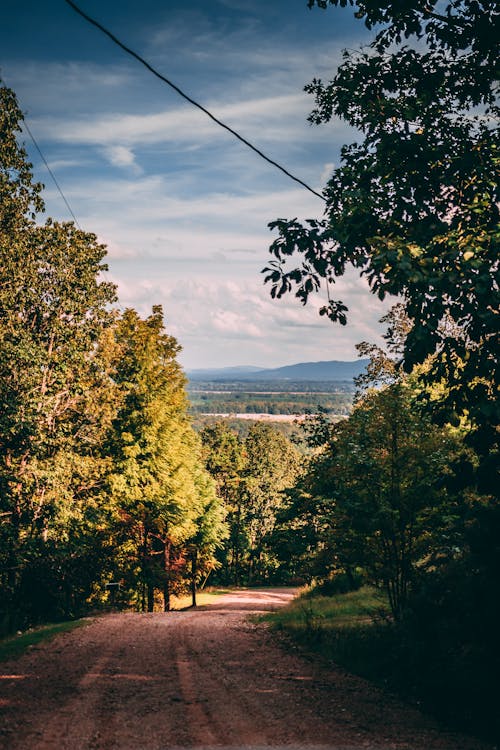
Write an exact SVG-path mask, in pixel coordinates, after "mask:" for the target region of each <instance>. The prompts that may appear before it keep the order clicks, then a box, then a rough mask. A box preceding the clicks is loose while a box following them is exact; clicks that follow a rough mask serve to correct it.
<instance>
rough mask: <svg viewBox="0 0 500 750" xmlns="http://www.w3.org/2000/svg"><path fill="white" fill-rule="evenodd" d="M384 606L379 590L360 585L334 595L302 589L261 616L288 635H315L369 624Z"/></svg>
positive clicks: (385, 605) (385, 604) (385, 607)
mask: <svg viewBox="0 0 500 750" xmlns="http://www.w3.org/2000/svg"><path fill="white" fill-rule="evenodd" d="M386 609H387V603H386V600H385V598H384V597H383V596H382V595H381V594H380V592H378V591H377V590H376V589H374V588H372V587H370V586H363V587H362V588H360V589H359V590H358V591H350V592H349V593H347V594H337V595H334V596H321V595H319V596H315V595H314V593H313V592H308V591H306V592H305V593H304V594H302V596H300V597H298V598H297V599H294V600H293V601H292V602H291V603H290V604H289V605H288V606H287V607H284V608H283V609H280V610H278V611H277V612H273V613H272V614H270V615H268V616H266V617H265V619H266V620H268V621H270V622H271V624H272V626H273V627H275V628H279V629H283V630H287V631H289V632H290V633H292V634H299V633H301V632H302V633H303V634H305V635H313V634H316V635H317V634H318V632H320V631H332V630H336V629H339V628H349V627H358V626H364V625H367V624H368V625H369V624H370V623H371V622H372V621H373V619H374V618H376V617H377V616H380V614H381V613H382V612H383V611H384V612H385V611H386Z"/></svg>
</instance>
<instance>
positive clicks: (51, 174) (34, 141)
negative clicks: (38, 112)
mask: <svg viewBox="0 0 500 750" xmlns="http://www.w3.org/2000/svg"><path fill="white" fill-rule="evenodd" d="M22 126H23V128H25V129H26V132H27V133H28V135H29V137H30V138H31V140H32V141H33V145H34V146H35V148H36V150H37V151H38V153H39V154H40V157H41V159H42V161H43V163H44V164H45V166H46V167H47V172H48V173H49V174H50V176H51V177H52V179H53V180H54V185H55V186H56V188H57V189H58V191H59V195H60V196H61V198H62V199H63V201H64V203H65V204H66V208H67V209H68V211H69V212H70V214H71V216H72V217H73V221H74V222H75V224H76V226H77V227H78V229H80V231H81V229H82V228H81V226H80V224H79V223H78V219H77V218H76V216H75V214H74V213H73V210H72V208H71V206H70V205H69V203H68V201H67V199H66V196H65V195H64V193H63V191H62V188H61V186H60V185H59V183H58V181H57V180H56V176H55V174H54V172H53V171H52V170H51V168H50V167H49V165H48V163H47V159H46V158H45V156H44V155H43V153H42V151H41V149H40V146H39V145H38V143H37V142H36V140H35V138H34V136H33V133H32V132H31V130H30V128H29V125H28V123H27V122H26V120H23V123H22Z"/></svg>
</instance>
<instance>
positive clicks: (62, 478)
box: [0, 87, 115, 626]
mask: <svg viewBox="0 0 500 750" xmlns="http://www.w3.org/2000/svg"><path fill="white" fill-rule="evenodd" d="M21 120H22V115H21V113H20V111H19V108H18V107H17V103H16V100H15V96H14V94H13V92H12V91H10V90H9V89H6V88H5V87H1V88H0V130H1V136H2V137H1V140H0V195H1V202H0V259H1V269H2V270H1V272H0V490H1V496H0V555H1V558H2V563H3V565H2V570H3V573H2V589H3V594H4V597H3V598H4V601H6V602H7V610H8V609H9V608H10V610H11V612H15V611H16V610H17V611H19V606H20V603H21V602H23V606H24V607H25V610H26V612H25V616H26V618H27V619H28V621H29V620H30V619H31V620H33V619H36V618H38V617H42V616H46V615H47V612H49V611H51V610H50V601H51V600H52V601H53V602H54V603H57V606H56V605H55V606H56V609H58V611H59V612H60V613H61V612H64V611H66V612H73V611H75V606H76V605H75V606H73V604H74V602H73V604H71V606H69V605H68V604H67V602H69V601H70V600H71V598H73V599H75V596H77V595H76V591H77V590H78V588H80V590H81V596H84V592H85V593H86V594H87V595H88V594H89V593H90V588H91V583H90V581H89V580H87V581H86V582H84V580H83V579H84V578H85V576H80V580H79V582H78V581H77V578H78V574H77V571H76V570H75V568H74V567H73V568H72V571H71V573H70V572H69V568H70V567H71V566H69V557H71V556H72V557H73V558H75V553H76V550H75V548H74V547H73V546H72V539H74V538H76V536H77V535H78V534H79V535H80V537H81V538H82V539H83V536H84V535H85V534H84V529H86V532H88V536H87V537H86V540H87V542H89V546H92V545H91V543H90V540H91V539H95V542H96V544H95V551H96V553H97V551H98V547H99V543H98V541H97V537H99V535H98V534H97V535H94V534H93V533H92V530H95V526H96V524H97V523H98V520H97V516H98V513H97V512H96V507H97V506H98V505H99V504H100V500H99V496H100V493H101V489H102V478H103V471H104V466H103V461H102V456H101V454H100V453H99V449H100V444H101V439H102V435H103V431H104V430H105V428H106V416H107V417H108V418H109V410H107V409H106V408H104V409H103V412H102V413H101V414H99V413H98V412H97V406H98V405H99V404H101V405H102V404H104V403H107V402H108V400H109V399H112V392H113V385H112V383H111V382H110V381H109V378H108V377H107V376H106V373H105V364H104V362H101V361H100V352H101V351H103V350H102V349H101V347H100V342H101V340H103V337H104V331H105V329H106V327H107V326H109V325H110V322H111V315H110V312H109V305H110V303H112V302H113V301H114V300H115V290H114V287H113V285H112V284H109V283H108V282H105V281H102V280H101V279H100V274H101V272H102V271H103V270H104V269H105V268H106V266H105V265H104V263H103V258H104V255H105V250H104V247H103V246H102V245H100V244H99V243H98V242H97V240H96V237H95V236H94V235H93V234H90V233H86V232H82V231H81V230H78V229H76V228H75V227H74V225H73V224H59V223H57V222H53V221H51V220H50V219H49V220H47V221H46V223H45V224H44V225H37V224H36V223H35V221H34V217H35V214H36V212H37V211H39V210H41V209H42V208H43V203H42V201H41V198H40V189H41V186H40V185H37V184H34V183H33V182H32V177H31V165H30V164H29V163H28V162H27V160H26V154H25V152H24V150H23V149H22V148H21V147H20V146H19V145H18V144H17V140H16V131H18V130H19V123H20V121H21ZM87 389H92V390H93V391H94V401H93V404H94V405H95V407H96V408H95V409H94V408H93V407H91V401H90V400H89V398H88V394H87V392H86V391H87ZM91 508H93V510H91ZM77 529H78V533H77ZM73 532H74V533H73ZM82 546H83V547H84V546H86V545H85V544H84V543H82ZM42 560H43V561H44V562H43V565H42V564H41V561H42ZM68 566H69V567H68ZM61 569H66V570H67V571H68V573H67V575H66V576H65V579H66V580H65V583H64V585H62V583H61V580H62V578H61V577H59V580H57V579H56V578H55V576H57V575H58V574H57V571H58V570H61ZM44 570H45V573H44V574H43V576H42V572H43V571H44ZM75 575H76V578H75ZM42 578H43V580H42ZM35 581H37V583H36V582H35ZM26 587H28V588H30V589H31V590H38V591H40V592H41V591H42V590H43V589H44V588H45V589H46V590H47V596H46V601H45V605H44V602H43V601H42V597H41V596H40V597H39V598H38V601H39V606H38V605H37V606H36V607H35V608H34V609H33V607H34V600H31V605H33V606H32V607H31V611H30V612H28V611H27V609H26V607H28V609H29V606H31V605H29V606H28V605H26V606H25V604H24V600H25V597H23V596H22V595H21V593H20V592H21V591H22V590H26ZM49 590H50V591H49ZM68 592H69V593H68ZM81 596H79V595H78V596H77V598H78V599H81ZM75 601H76V600H75ZM44 606H45V609H44ZM47 607H48V609H47ZM68 607H69V608H68ZM77 608H78V607H76V609H77ZM52 611H53V610H52ZM23 616H24V615H23ZM11 624H12V623H11ZM7 626H8V624H7Z"/></svg>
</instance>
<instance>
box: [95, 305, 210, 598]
mask: <svg viewBox="0 0 500 750" xmlns="http://www.w3.org/2000/svg"><path fill="white" fill-rule="evenodd" d="M116 340H117V343H118V346H119V349H118V356H117V360H116V369H115V378H116V381H117V383H118V384H119V385H120V388H121V389H122V391H123V401H122V405H121V408H120V409H119V411H118V414H117V416H116V419H115V420H114V425H113V433H112V436H111V440H110V445H109V452H110V453H111V455H112V456H113V472H112V474H111V476H110V486H111V489H112V492H113V495H114V496H115V497H116V499H117V504H118V513H119V515H120V517H121V518H122V520H123V522H124V524H125V529H126V537H128V536H129V535H130V534H131V535H132V537H133V539H134V541H135V544H134V547H135V549H134V550H133V552H132V554H133V557H134V558H135V561H136V562H137V563H138V565H139V569H140V571H139V572H140V582H141V592H140V597H141V606H142V609H145V608H146V607H147V609H148V610H150V611H152V610H153V608H154V596H155V590H156V589H158V588H161V589H162V590H163V599H164V607H165V610H168V609H169V608H170V595H171V592H172V590H173V587H175V586H178V585H179V579H181V578H182V574H183V571H184V567H185V563H186V558H187V556H188V550H187V549H186V545H189V546H190V548H191V553H192V554H194V552H193V549H194V550H196V557H198V553H199V552H200V551H201V552H202V554H204V555H205V556H206V555H207V554H208V553H210V552H211V551H212V550H213V548H214V547H215V546H217V543H218V535H220V536H223V531H224V529H223V524H222V519H221V513H220V512H219V509H218V508H217V503H216V496H215V491H214V488H213V487H212V486H211V484H210V481H209V477H208V476H206V475H204V472H203V469H202V459H201V448H200V444H199V441H198V438H197V436H196V434H195V433H194V431H193V429H192V428H191V425H190V422H189V420H188V417H187V411H186V410H187V398H186V392H185V376H184V374H183V372H182V370H181V368H180V366H179V364H178V362H177V360H176V355H177V353H178V351H179V345H178V344H177V341H176V340H175V339H174V338H173V337H172V336H170V335H168V334H167V333H165V331H164V327H163V314H162V310H161V307H159V306H154V307H153V311H152V314H151V315H150V316H149V317H148V318H147V319H146V320H142V319H141V318H140V317H139V316H138V314H137V313H136V312H135V311H134V310H126V311H125V312H124V314H123V316H122V318H121V319H120V320H119V321H118V324H117V328H116ZM132 573H133V571H132ZM193 577H195V571H194V572H193ZM132 583H133V584H134V581H132Z"/></svg>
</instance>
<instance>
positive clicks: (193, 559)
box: [191, 549, 198, 607]
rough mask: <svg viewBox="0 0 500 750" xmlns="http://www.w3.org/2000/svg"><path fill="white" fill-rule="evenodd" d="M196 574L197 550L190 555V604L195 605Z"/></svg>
mask: <svg viewBox="0 0 500 750" xmlns="http://www.w3.org/2000/svg"><path fill="white" fill-rule="evenodd" d="M197 575H198V550H197V549H195V550H193V554H192V555H191V606H193V607H196V578H197Z"/></svg>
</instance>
